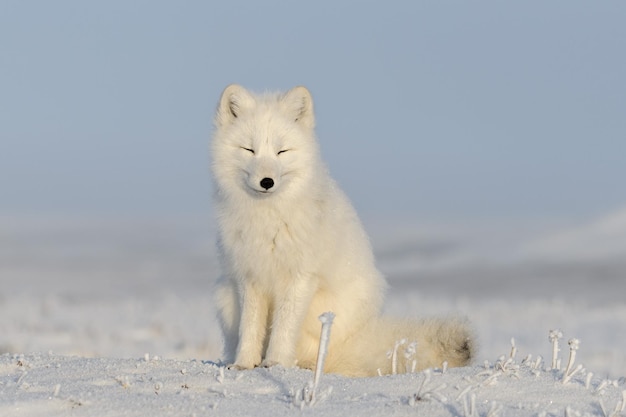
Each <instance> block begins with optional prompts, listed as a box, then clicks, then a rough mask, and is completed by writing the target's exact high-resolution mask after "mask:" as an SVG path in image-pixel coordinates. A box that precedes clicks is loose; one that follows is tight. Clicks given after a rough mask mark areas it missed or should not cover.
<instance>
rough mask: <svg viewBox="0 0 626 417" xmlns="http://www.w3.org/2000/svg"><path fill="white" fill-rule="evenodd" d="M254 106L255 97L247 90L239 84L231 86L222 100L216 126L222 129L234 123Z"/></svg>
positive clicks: (225, 90)
mask: <svg viewBox="0 0 626 417" xmlns="http://www.w3.org/2000/svg"><path fill="white" fill-rule="evenodd" d="M253 104H254V97H252V95H251V94H250V93H249V92H248V91H247V90H246V89H245V88H243V87H242V86H240V85H237V84H231V85H229V86H228V87H226V88H225V89H224V92H223V93H222V97H221V98H220V104H219V107H218V108H217V114H216V116H215V124H216V125H217V126H218V127H221V126H225V125H228V124H230V123H232V122H233V121H234V120H235V119H236V118H238V117H239V116H241V114H242V113H243V112H245V111H246V110H247V109H249V108H250V107H252V105H253Z"/></svg>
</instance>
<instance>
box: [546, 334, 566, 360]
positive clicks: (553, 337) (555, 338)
mask: <svg viewBox="0 0 626 417" xmlns="http://www.w3.org/2000/svg"><path fill="white" fill-rule="evenodd" d="M562 337H563V332H561V330H560V329H556V330H550V335H549V336H548V339H549V340H550V343H552V369H559V366H558V360H559V339H561V338H562Z"/></svg>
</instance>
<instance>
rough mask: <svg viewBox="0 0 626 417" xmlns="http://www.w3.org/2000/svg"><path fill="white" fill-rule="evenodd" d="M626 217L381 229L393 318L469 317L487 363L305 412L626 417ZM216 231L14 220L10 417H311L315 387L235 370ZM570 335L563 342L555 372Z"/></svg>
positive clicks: (3, 344) (341, 392)
mask: <svg viewBox="0 0 626 417" xmlns="http://www.w3.org/2000/svg"><path fill="white" fill-rule="evenodd" d="M625 213H626V211H622V212H617V213H614V214H612V215H610V216H607V217H606V218H604V219H600V220H598V221H597V222H592V223H590V224H588V225H577V226H575V227H569V228H567V229H566V230H562V229H561V230H559V229H557V230H550V231H549V232H543V231H542V230H540V231H539V232H537V231H533V232H532V233H531V232H529V231H528V230H527V229H526V230H525V233H518V234H515V233H505V234H503V235H502V236H498V237H494V236H496V234H493V233H492V234H488V233H477V232H473V231H471V230H465V231H463V232H462V233H455V232H454V230H452V231H451V230H450V229H449V228H448V229H446V228H440V229H439V230H438V229H437V228H436V227H434V228H431V229H428V230H424V229H422V230H419V229H418V228H416V229H415V230H412V229H410V228H406V227H404V228H401V229H400V228H398V229H394V228H385V227H378V226H373V227H370V231H371V238H372V243H373V245H374V247H375V251H376V253H377V258H378V260H379V265H380V267H381V269H382V270H383V271H384V272H385V273H386V275H387V276H388V278H389V283H390V289H389V292H388V297H387V303H386V312H387V313H388V314H392V315H397V316H421V315H431V314H437V315H442V314H443V315H445V314H464V315H467V316H468V317H469V318H470V320H471V321H472V322H473V324H474V326H475V329H476V334H477V337H478V345H479V352H478V356H477V358H476V361H475V363H474V365H473V366H472V367H469V368H464V369H450V370H447V371H446V372H444V373H442V371H441V370H434V371H431V372H430V374H423V373H420V374H415V375H397V376H391V377H383V378H372V379H361V380H353V379H348V378H342V377H338V376H331V375H325V376H324V377H323V379H322V384H321V387H320V389H321V390H322V391H323V392H322V394H323V395H321V397H319V398H322V399H321V400H320V401H319V403H317V404H313V405H312V406H311V405H305V406H304V407H306V408H313V409H315V410H318V411H319V412H320V414H324V415H358V414H367V413H369V412H371V413H372V415H383V414H384V415H388V414H389V413H394V414H415V412H416V410H415V409H417V411H418V412H419V413H423V414H422V415H431V416H438V415H442V416H443V415H446V416H447V415H453V416H478V415H480V416H487V415H489V416H497V415H500V416H508V415H512V416H516V415H537V416H541V415H544V416H549V415H606V416H609V415H612V416H619V415H625V414H624V411H623V407H624V403H623V401H624V400H623V399H622V395H623V394H622V393H623V391H625V390H626V385H625V382H624V378H623V377H624V376H626V348H625V346H626V303H625V302H624V297H625V296H624V294H626V239H625V237H626V215H625ZM209 224H210V220H209V219H190V220H186V221H184V222H182V221H180V220H171V221H162V220H160V219H157V220H155V219H152V220H151V219H143V220H142V221H140V222H138V221H136V220H134V219H131V220H127V221H120V220H115V221H94V220H93V219H82V220H76V219H74V220H67V219H54V220H53V221H51V220H50V219H46V220H41V219H27V218H18V219H16V218H0V353H4V355H2V356H0V415H64V413H67V412H68V410H71V409H76V408H80V409H81V411H80V413H81V415H98V416H107V415H119V414H128V415H156V414H159V415H204V414H207V413H209V412H211V413H212V414H218V415H219V414H221V415H249V414H250V413H251V412H254V413H255V414H256V415H284V414H293V409H294V408H295V409H298V408H300V407H303V405H302V404H301V403H298V400H297V390H298V389H301V388H302V387H304V385H305V384H306V383H307V381H308V380H310V378H311V373H310V372H309V371H304V370H284V369H279V368H276V369H270V370H267V369H258V370H254V371H249V372H234V371H228V370H226V371H224V370H223V369H221V368H220V367H219V366H218V365H217V363H219V357H220V349H221V339H220V332H219V328H218V326H217V323H216V321H215V318H214V315H215V311H214V308H213V303H212V295H211V284H212V282H213V281H214V280H215V279H216V277H217V262H216V259H215V251H214V248H213V234H212V231H211V229H210V227H209V226H208V225H209ZM396 230H398V232H396ZM546 230H547V229H546ZM587 248H589V250H586V249H587ZM556 329H560V330H561V332H562V334H563V338H562V339H561V340H560V350H559V352H558V355H559V358H560V364H559V367H558V369H552V367H551V358H552V355H553V353H552V345H551V342H550V341H549V340H548V334H549V332H550V330H556ZM331 337H332V333H331ZM512 338H513V339H514V344H515V349H514V350H515V355H514V356H513V357H511V351H512V346H511V339H512ZM572 338H576V339H578V340H579V341H580V344H579V346H578V350H577V353H576V357H575V364H574V365H573V366H572V369H573V370H575V369H576V368H575V367H576V366H577V365H581V366H582V369H579V370H578V371H576V373H575V374H574V375H573V376H572V377H571V380H569V381H568V382H567V383H565V384H564V383H563V378H564V375H565V368H566V366H567V360H568V355H569V347H568V345H567V342H568V340H569V339H572ZM528 355H531V356H530V357H528ZM502 356H504V357H502ZM539 356H541V358H539ZM509 358H510V360H508V359H509ZM485 361H488V363H487V364H486V365H485ZM571 371H572V370H570V372H571ZM425 380H427V381H426V382H425ZM331 389H332V391H330V390H331ZM620 401H622V402H620ZM472 404H473V405H472ZM620 404H621V405H620ZM472 407H474V409H472ZM620 407H621V408H620ZM566 410H567V411H566ZM567 413H569V414H567Z"/></svg>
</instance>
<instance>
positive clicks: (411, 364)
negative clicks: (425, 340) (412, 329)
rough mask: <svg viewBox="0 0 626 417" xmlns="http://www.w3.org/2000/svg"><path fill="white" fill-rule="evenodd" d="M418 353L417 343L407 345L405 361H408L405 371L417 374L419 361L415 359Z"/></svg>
mask: <svg viewBox="0 0 626 417" xmlns="http://www.w3.org/2000/svg"><path fill="white" fill-rule="evenodd" d="M416 352H417V342H411V343H409V344H408V345H407V347H406V349H404V359H405V360H406V365H405V368H404V369H405V370H406V372H409V369H410V370H411V371H410V372H411V373H414V372H415V367H416V366H417V359H413V356H415V353H416Z"/></svg>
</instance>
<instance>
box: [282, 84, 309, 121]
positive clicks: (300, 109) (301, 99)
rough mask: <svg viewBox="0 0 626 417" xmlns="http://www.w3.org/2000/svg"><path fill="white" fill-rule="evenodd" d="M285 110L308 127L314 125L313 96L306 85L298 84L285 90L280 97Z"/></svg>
mask: <svg viewBox="0 0 626 417" xmlns="http://www.w3.org/2000/svg"><path fill="white" fill-rule="evenodd" d="M281 101H282V102H283V103H284V105H285V108H286V111H287V112H288V114H290V115H291V116H292V117H293V119H294V120H295V121H296V122H297V123H300V124H302V125H304V126H306V127H308V128H310V129H313V128H314V127H315V115H314V113H313V97H311V93H310V92H309V90H307V89H306V87H302V86H298V87H294V88H292V89H291V90H289V91H287V92H286V93H285V95H284V96H283V97H282V99H281Z"/></svg>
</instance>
